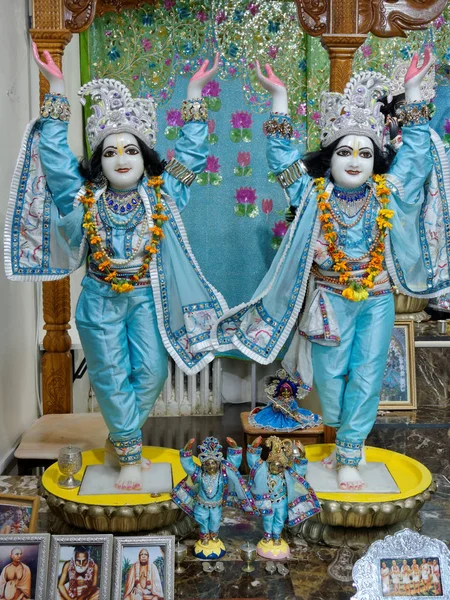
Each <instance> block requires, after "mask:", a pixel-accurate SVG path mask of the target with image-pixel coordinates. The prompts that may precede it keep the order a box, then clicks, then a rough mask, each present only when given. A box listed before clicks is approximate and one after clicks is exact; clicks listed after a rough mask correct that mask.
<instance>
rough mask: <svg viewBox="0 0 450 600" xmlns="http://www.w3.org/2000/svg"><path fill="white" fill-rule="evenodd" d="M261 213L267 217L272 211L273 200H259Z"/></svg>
mask: <svg viewBox="0 0 450 600" xmlns="http://www.w3.org/2000/svg"><path fill="white" fill-rule="evenodd" d="M261 206H262V211H263V213H264V214H265V215H269V214H270V213H271V212H272V210H273V200H270V198H264V199H263V200H261Z"/></svg>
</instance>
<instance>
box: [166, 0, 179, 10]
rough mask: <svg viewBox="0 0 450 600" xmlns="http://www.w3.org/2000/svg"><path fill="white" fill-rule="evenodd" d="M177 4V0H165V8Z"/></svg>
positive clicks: (167, 8) (168, 8)
mask: <svg viewBox="0 0 450 600" xmlns="http://www.w3.org/2000/svg"><path fill="white" fill-rule="evenodd" d="M175 4H176V1H175V0H164V8H165V9H166V10H170V9H171V8H173V7H174V6H175Z"/></svg>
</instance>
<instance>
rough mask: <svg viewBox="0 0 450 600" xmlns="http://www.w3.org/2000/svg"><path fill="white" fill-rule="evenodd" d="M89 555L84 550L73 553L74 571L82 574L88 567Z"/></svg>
mask: <svg viewBox="0 0 450 600" xmlns="http://www.w3.org/2000/svg"><path fill="white" fill-rule="evenodd" d="M88 563H89V557H88V555H87V554H86V553H84V552H77V554H75V571H76V572H77V573H78V574H79V575H82V574H83V573H84V572H85V571H86V570H87V568H88Z"/></svg>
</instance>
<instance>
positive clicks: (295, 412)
mask: <svg viewBox="0 0 450 600" xmlns="http://www.w3.org/2000/svg"><path fill="white" fill-rule="evenodd" d="M300 389H301V388H300V386H299V384H298V383H296V382H295V381H294V380H293V379H292V378H290V377H289V375H288V374H287V373H286V371H285V370H284V369H279V370H278V371H277V372H276V375H275V376H274V377H269V378H268V385H267V387H266V389H265V391H266V394H267V398H268V400H269V404H268V405H267V406H265V407H264V408H260V407H256V408H254V409H253V410H252V412H251V413H250V416H249V419H248V421H249V423H250V425H252V426H253V427H258V428H263V429H272V430H274V431H294V430H295V429H306V428H307V427H314V426H316V425H319V424H320V423H321V422H322V418H321V417H320V416H319V415H316V414H314V413H312V412H311V411H309V410H306V409H305V408H300V407H299V406H298V404H297V397H299V398H301V397H302V395H301V393H299V392H300Z"/></svg>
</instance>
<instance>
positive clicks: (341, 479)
mask: <svg viewBox="0 0 450 600" xmlns="http://www.w3.org/2000/svg"><path fill="white" fill-rule="evenodd" d="M337 481H338V486H339V489H340V490H346V491H349V492H355V491H359V490H363V489H364V488H365V487H366V484H365V483H364V481H363V480H362V479H361V475H360V474H359V471H358V468H357V467H349V466H347V465H343V466H342V467H341V468H340V469H339V470H338V473H337Z"/></svg>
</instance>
